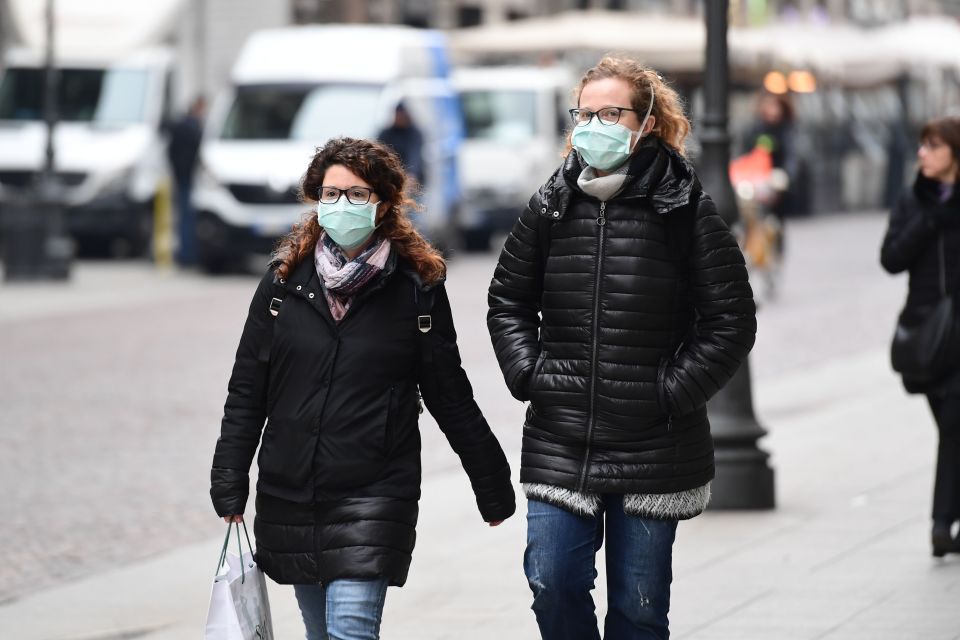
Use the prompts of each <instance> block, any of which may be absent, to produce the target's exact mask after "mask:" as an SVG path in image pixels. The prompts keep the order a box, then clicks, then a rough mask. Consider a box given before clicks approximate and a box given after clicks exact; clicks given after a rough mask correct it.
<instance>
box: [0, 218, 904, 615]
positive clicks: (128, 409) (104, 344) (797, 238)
mask: <svg viewBox="0 0 960 640" xmlns="http://www.w3.org/2000/svg"><path fill="white" fill-rule="evenodd" d="M884 225H885V220H884V218H883V217H882V216H881V215H876V214H856V215H845V216H828V217H821V218H818V219H814V220H803V221H796V222H791V224H790V225H789V228H788V243H789V244H788V261H787V265H786V268H785V271H784V279H783V282H782V290H781V295H780V297H779V299H778V300H776V301H775V302H773V303H770V304H766V305H764V306H763V308H762V309H761V316H760V322H761V324H760V333H759V335H758V342H757V347H756V349H755V351H754V355H753V357H752V358H753V359H752V363H753V374H754V377H755V379H757V378H760V377H773V376H778V375H781V374H783V373H786V372H789V371H791V370H795V369H796V368H800V367H808V366H811V365H815V364H817V363H820V362H824V361H826V360H829V359H830V358H831V357H834V356H836V355H838V354H856V353H858V352H860V351H864V350H867V349H871V348H873V349H875V348H876V346H877V345H878V344H882V343H883V342H884V341H886V340H887V338H888V336H889V333H890V330H891V327H892V324H893V320H894V316H895V313H896V309H897V307H898V305H899V303H900V300H901V297H902V295H903V282H897V281H894V280H891V279H890V278H888V277H886V276H885V275H884V274H883V273H882V272H881V271H880V269H879V266H878V264H877V255H878V246H879V242H880V238H881V236H882V233H883V228H884ZM495 258H496V256H495V255H493V254H490V255H483V256H473V255H471V256H465V257H463V258H460V259H456V260H454V261H453V263H452V266H451V273H450V278H449V284H448V286H449V288H450V292H451V299H452V302H453V305H454V313H455V316H456V320H457V326H458V331H459V334H460V343H461V350H462V352H463V358H464V362H465V365H466V367H467V370H468V373H469V374H470V376H471V379H472V381H473V383H474V387H475V391H476V395H477V398H478V401H479V402H480V404H481V406H482V407H483V408H484V410H485V412H486V414H487V417H488V419H489V421H490V422H491V424H492V425H493V427H494V430H495V431H496V432H497V434H498V435H499V436H500V438H501V442H503V443H504V445H505V447H507V448H508V449H510V450H511V451H513V452H515V451H516V449H518V448H519V437H518V432H519V425H518V424H517V420H518V415H520V413H521V412H520V410H519V405H517V403H514V402H512V400H509V396H508V395H507V394H506V392H505V390H504V389H503V385H502V382H501V379H500V375H499V371H498V369H497V367H496V362H495V358H494V357H493V354H492V350H491V349H490V346H489V338H488V337H487V335H486V330H485V324H484V314H485V311H486V299H485V292H486V285H487V283H488V282H489V278H490V275H491V273H492V267H493V262H494V260H495ZM255 285H256V278H255V277H253V276H250V277H230V278H216V279H208V278H203V277H200V276H196V275H193V274H178V273H172V274H164V273H159V272H156V271H154V270H152V269H149V268H147V267H145V266H141V265H136V264H131V263H80V264H79V265H78V266H77V269H76V273H75V277H74V279H73V281H72V283H71V284H69V285H53V284H44V285H16V286H11V285H5V286H0V407H2V411H0V485H2V486H3V487H5V490H4V491H3V492H2V494H0V495H2V497H0V508H2V511H3V513H4V514H5V516H6V517H5V518H4V519H3V520H2V521H0V540H3V541H4V543H5V545H6V548H7V554H6V557H5V562H4V563H2V564H0V602H2V601H4V600H10V599H14V598H16V597H18V596H20V595H24V594H26V593H28V592H31V591H35V590H39V589H42V588H44V587H46V586H50V585H53V584H56V583H59V582H62V581H65V580H69V579H72V578H76V577H79V576H83V575H87V574H91V573H95V572H98V571H100V570H103V569H104V568H106V567H109V566H115V565H122V564H126V563H129V562H132V561H134V560H137V559H141V558H145V557H148V556H151V555H155V554H158V553H161V552H164V551H168V550H170V549H173V548H175V547H177V546H178V545H182V544H185V543H188V542H193V541H200V540H206V539H209V538H211V537H213V536H216V535H217V534H218V533H219V532H220V530H221V527H220V524H219V521H218V520H217V519H216V518H215V517H214V514H213V512H212V509H211V507H210V505H209V500H208V497H207V488H208V484H207V483H208V470H209V462H210V456H211V453H212V448H213V444H214V442H215V440H216V436H217V432H218V428H219V418H220V412H221V408H222V404H223V399H224V394H225V390H226V381H227V377H228V375H229V369H230V365H231V363H232V357H233V352H234V349H235V348H236V341H237V339H238V337H239V333H240V329H241V326H242V323H243V319H244V316H245V313H246V307H247V304H248V302H249V298H250V295H251V294H252V292H253V289H254V287H255ZM757 404H758V406H759V407H760V408H761V409H762V405H763V399H762V398H757ZM423 431H424V472H425V474H427V475H430V474H434V473H439V472H441V471H448V470H449V469H450V468H451V467H455V466H457V465H458V462H457V460H456V459H455V457H454V456H453V455H452V454H451V453H450V452H449V449H448V447H447V446H446V444H445V442H444V441H443V437H442V435H440V434H439V432H438V430H436V428H435V427H433V425H431V424H429V421H428V423H427V424H424V425H423Z"/></svg>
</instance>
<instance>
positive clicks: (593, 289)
mask: <svg viewBox="0 0 960 640" xmlns="http://www.w3.org/2000/svg"><path fill="white" fill-rule="evenodd" d="M575 94H576V97H577V103H576V104H577V107H576V108H575V109H571V110H570V115H571V117H572V120H573V128H572V135H571V138H570V147H571V148H570V149H569V150H568V153H567V156H566V159H565V162H564V163H563V164H562V166H561V167H560V168H559V169H557V171H556V172H555V173H554V174H553V176H551V177H550V178H549V179H548V180H547V182H546V183H545V184H544V185H543V186H542V187H541V188H540V190H539V192H538V193H537V194H535V195H534V196H533V197H532V198H531V199H530V203H529V205H528V207H527V208H526V209H525V210H524V211H523V213H522V215H521V216H520V219H519V220H518V221H517V223H516V224H515V226H514V228H513V230H512V232H511V233H510V235H509V237H508V238H507V241H506V244H505V246H504V248H503V252H502V253H501V255H500V261H499V264H498V265H497V267H496V271H495V273H494V277H493V281H492V283H491V284H490V291H489V304H490V309H489V314H488V316H487V324H488V327H489V330H490V335H491V338H492V340H493V345H494V350H495V351H496V354H497V358H498V360H499V362H500V367H501V369H502V371H503V375H504V378H505V380H506V383H507V387H508V388H509V390H510V392H511V393H512V394H513V396H514V397H516V398H517V399H518V400H523V401H526V400H529V402H530V406H529V408H528V410H527V415H526V421H525V424H524V429H523V456H522V467H521V471H520V479H521V482H522V483H523V487H524V490H525V492H526V496H527V500H528V502H527V549H526V554H525V557H524V570H525V572H526V574H527V580H528V582H529V585H530V589H531V591H532V592H533V610H534V612H535V613H536V618H537V624H538V625H539V627H540V634H541V635H542V637H543V638H545V639H547V640H565V639H570V640H590V639H599V637H600V635H599V631H598V629H597V620H596V616H595V613H594V603H593V600H592V598H591V596H590V590H591V589H592V588H593V582H594V579H595V578H596V575H597V574H596V570H595V561H596V558H595V556H596V551H597V550H599V548H600V546H601V544H602V543H603V542H604V541H605V542H606V544H607V550H606V566H607V597H608V608H607V616H606V620H605V623H604V625H605V629H606V631H605V637H607V638H611V639H612V638H618V639H620V638H667V637H668V636H669V629H668V618H667V614H668V610H669V605H670V583H671V581H672V555H673V542H674V536H675V534H676V529H677V523H678V521H679V520H685V519H688V518H692V517H694V516H696V515H698V514H700V513H701V512H702V511H703V510H704V509H705V508H706V506H707V502H708V500H709V497H710V482H711V480H712V478H713V475H714V462H713V443H712V440H711V437H710V426H709V423H708V422H707V411H706V403H707V400H708V399H709V398H710V397H711V396H712V395H713V394H715V393H716V392H717V391H718V390H719V389H720V388H721V387H722V386H723V385H724V384H726V383H727V381H728V380H729V379H730V378H731V376H733V374H734V372H735V371H736V370H737V367H738V366H739V365H740V363H741V361H742V360H743V359H744V358H746V356H747V353H748V352H749V351H750V349H751V347H752V346H753V342H754V335H755V332H756V318H755V305H754V301H753V294H752V292H751V289H750V284H749V283H748V281H747V271H746V268H745V266H744V260H743V255H742V254H741V253H740V249H739V248H738V247H737V241H736V239H735V238H734V237H733V235H732V234H731V233H730V231H729V230H728V229H727V227H726V225H725V224H724V222H723V221H722V220H721V218H720V216H719V215H718V214H717V209H716V207H715V206H714V204H713V202H712V201H711V199H710V198H709V196H707V195H706V194H704V193H703V191H702V189H701V186H700V181H699V180H698V179H697V176H696V174H695V173H694V170H693V167H692V166H691V165H690V163H689V162H688V161H687V159H686V158H685V157H684V156H683V152H684V140H685V138H686V136H687V133H688V132H689V129H690V125H689V122H688V121H687V119H686V117H685V116H684V113H683V107H682V104H681V103H680V100H679V97H678V96H677V94H676V92H675V91H674V90H673V89H672V88H671V87H669V86H668V85H667V84H666V83H665V82H664V81H663V80H662V79H661V78H660V77H659V76H658V74H657V73H656V72H655V71H653V70H652V69H649V68H647V67H644V66H643V65H641V64H640V63H639V62H636V61H634V60H632V59H629V58H622V57H605V58H603V59H602V60H601V61H600V62H599V64H597V65H596V66H595V67H593V68H592V69H590V70H589V71H587V72H586V74H585V75H584V76H583V78H582V79H581V80H580V83H579V86H578V87H577V88H576V90H575Z"/></svg>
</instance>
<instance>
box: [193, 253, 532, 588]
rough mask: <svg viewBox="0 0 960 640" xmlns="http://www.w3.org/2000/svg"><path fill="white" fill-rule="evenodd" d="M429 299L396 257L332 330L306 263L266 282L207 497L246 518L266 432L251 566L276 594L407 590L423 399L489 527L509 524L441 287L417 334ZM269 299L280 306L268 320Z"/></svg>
mask: <svg viewBox="0 0 960 640" xmlns="http://www.w3.org/2000/svg"><path fill="white" fill-rule="evenodd" d="M408 276H409V277H408ZM425 289H426V288H424V287H422V286H421V285H420V282H419V278H417V277H416V275H415V273H413V272H412V271H411V270H409V269H403V265H402V264H401V266H400V268H398V267H397V260H396V259H395V258H394V257H393V256H391V260H390V261H389V262H388V265H387V267H386V269H385V270H384V272H383V274H382V275H381V277H380V279H379V280H378V281H377V282H376V283H374V284H372V285H371V286H370V287H368V288H367V289H366V290H365V291H364V292H362V293H361V294H360V295H359V296H358V298H357V299H356V301H355V302H354V304H353V306H352V307H351V308H350V310H349V311H348V313H347V315H346V317H345V318H344V319H343V320H342V321H341V322H340V323H339V324H338V323H335V322H334V321H333V318H332V317H331V315H330V311H329V308H328V307H327V303H326V301H325V298H324V293H323V290H322V288H321V282H320V279H319V277H318V275H317V273H316V269H315V268H314V265H313V261H312V260H305V261H304V262H303V263H301V264H300V265H299V266H298V267H297V268H296V269H295V270H294V272H293V273H292V275H291V276H290V278H289V280H287V281H282V280H277V281H275V280H274V273H273V271H272V270H271V271H270V272H268V273H267V274H266V276H265V277H264V278H263V280H262V281H261V282H260V286H259V287H258V288H257V291H256V293H255V294H254V297H253V302H252V303H251V305H250V311H249V315H248V317H247V322H246V325H245V326H244V329H243V335H242V337H241V339H240V346H239V348H238V349H237V357H236V363H235V364H234V367H233V374H232V376H231V378H230V384H229V394H228V397H227V402H226V405H225V407H224V417H223V423H222V426H221V435H220V439H219V440H218V441H217V447H216V453H215V455H214V459H213V470H212V474H211V478H212V486H211V490H210V493H211V496H212V497H213V503H214V507H215V508H216V511H217V514H219V515H221V516H226V515H231V514H239V513H243V511H244V507H245V504H246V501H247V491H248V479H247V474H248V470H249V468H250V464H251V461H252V460H253V455H254V452H255V451H256V449H257V444H258V442H260V439H261V430H263V440H262V443H260V454H259V457H258V466H259V479H258V482H257V494H258V495H257V517H256V521H255V526H254V531H255V534H256V538H257V554H256V558H257V562H258V564H259V565H260V567H261V568H262V569H263V570H264V571H265V572H266V573H267V575H269V576H270V577H271V578H273V579H274V580H276V581H277V582H281V583H288V584H313V583H317V582H320V581H323V582H329V581H331V580H335V579H337V578H347V577H350V578H363V577H387V578H388V579H389V580H390V582H391V584H395V585H402V584H403V583H404V581H405V580H406V576H407V570H408V568H409V565H410V554H411V552H412V550H413V546H414V538H415V533H414V526H415V525H416V521H417V501H418V500H419V498H420V432H419V430H418V427H417V421H418V399H417V389H418V387H419V389H420V392H421V394H422V396H423V400H424V402H425V403H426V406H427V408H428V409H429V410H430V413H431V414H432V415H433V416H434V417H435V418H436V420H437V422H438V424H439V425H440V427H441V429H442V430H443V432H444V434H445V435H446V437H447V439H448V440H449V442H450V444H451V445H452V447H453V449H454V450H455V451H456V453H457V454H458V455H459V456H460V459H461V462H462V463H463V466H464V468H465V469H466V471H467V474H468V475H469V477H470V480H471V483H472V485H473V489H474V492H475V493H476V498H477V504H478V506H479V507H480V513H481V515H482V516H483V519H484V520H486V521H493V520H502V519H504V518H507V517H508V516H510V515H511V514H512V513H513V511H514V495H513V488H512V486H511V484H510V468H509V466H508V464H507V460H506V457H505V456H504V454H503V451H502V450H501V448H500V445H499V443H498V442H497V440H496V438H495V437H494V435H493V434H492V433H491V431H490V428H489V426H488V425H487V423H486V421H485V420H484V418H483V415H482V414H481V413H480V409H479V408H478V407H477V404H476V402H474V400H473V390H472V389H471V387H470V383H469V382H468V380H467V376H466V374H465V373H464V371H463V369H462V368H461V366H460V356H459V352H458V350H457V344H456V333H455V331H454V327H453V318H452V316H451V313H450V303H449V301H448V300H447V296H446V291H445V289H444V287H443V285H442V284H441V285H439V286H437V287H435V288H434V289H433V294H432V295H433V299H434V303H433V308H432V314H431V315H432V324H433V328H432V329H431V331H430V332H429V333H428V334H426V336H423V335H422V334H421V333H420V332H419V331H418V325H417V316H418V315H420V311H422V310H423V308H422V305H421V303H420V302H418V301H419V300H421V299H422V297H423V296H424V295H425V293H424V292H425ZM274 298H276V299H278V300H282V302H279V306H278V308H279V311H278V314H277V316H276V317H275V318H274V317H273V316H272V315H271V313H270V309H271V300H272V299H274ZM274 307H275V308H276V307H277V304H276V302H275V303H274ZM424 338H426V339H424ZM264 421H266V428H265V429H264Z"/></svg>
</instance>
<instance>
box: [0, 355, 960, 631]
mask: <svg viewBox="0 0 960 640" xmlns="http://www.w3.org/2000/svg"><path fill="white" fill-rule="evenodd" d="M757 391H758V393H757V395H758V397H762V398H763V399H764V400H763V402H762V404H761V405H760V412H761V415H763V416H764V417H765V420H766V421H767V422H769V423H770V424H775V425H776V428H775V430H773V433H772V435H771V436H770V438H768V440H767V441H766V442H765V446H766V447H768V448H769V449H770V450H772V451H773V452H774V463H775V465H776V470H777V483H778V484H777V489H778V496H779V506H778V509H777V510H775V511H772V512H765V513H709V514H707V515H705V516H703V517H700V518H697V519H695V520H693V521H690V522H687V523H684V524H682V525H681V527H680V534H679V537H678V542H677V545H676V561H675V563H676V572H675V581H674V594H673V598H674V600H673V611H672V615H671V618H672V624H673V630H674V637H675V638H695V639H697V640H700V639H704V640H706V639H711V640H721V639H726V638H730V639H738V640H752V639H757V640H760V639H762V640H769V639H782V640H787V639H791V638H797V639H800V638H803V639H807V638H809V639H813V638H831V639H840V638H843V639H850V640H854V639H861V638H862V639H868V638H869V639H871V640H885V639H890V640H893V639H896V640H908V639H912V638H916V639H921V638H923V639H929V640H936V639H942V640H956V639H958V638H960V557H950V558H948V559H947V560H940V561H937V560H934V559H932V558H931V557H930V555H929V543H928V540H927V536H928V529H927V527H928V521H927V512H928V503H929V493H930V485H931V481H932V474H931V464H930V461H931V458H932V452H933V447H934V430H933V427H932V426H931V424H930V421H929V418H928V417H927V414H926V408H925V406H924V405H923V402H922V401H921V400H918V399H917V398H908V397H906V396H904V395H903V394H902V393H901V391H900V388H899V386H898V383H897V380H896V379H895V378H894V377H893V376H892V375H891V374H890V373H888V371H887V367H886V355H885V353H884V352H883V351H880V350H877V351H874V352H870V353H865V354H862V355H860V356H858V357H853V358H848V359H844V360H842V361H838V362H835V363H832V364H830V365H825V366H821V367H817V368H813V369H809V370H806V371H803V372H798V373H795V374H791V375H785V376H782V377H780V378H778V379H777V380H776V381H774V382H771V383H768V384H760V385H758V389H757ZM516 462H517V461H516V460H514V464H516ZM220 542H221V541H220V540H219V539H211V540H209V541H207V542H205V543H202V544H198V545H194V546H189V547H184V548H180V549H178V550H176V551H174V552H172V553H168V554H165V555H162V556H160V557H157V558H154V559H152V560H150V561H148V562H144V563H140V564H137V565H134V566H129V567H124V568H121V569H117V570H115V571H111V572H108V573H104V574H100V575H97V576H94V577H91V578H88V579H85V580H81V581H78V582H75V583H73V584H69V585H66V586H62V587H57V588H54V589H50V590H47V591H44V592H41V593H38V594H35V595H32V596H28V597H26V598H24V599H22V600H19V601H15V602H13V603H11V604H9V605H7V606H4V607H0V629H3V630H4V632H3V634H2V635H3V637H4V638H16V639H17V640H81V639H84V640H93V639H98V640H106V639H111V638H134V637H145V638H150V639H151V640H167V639H170V640H172V639H174V638H189V637H197V634H198V633H199V632H200V629H201V625H202V621H203V616H204V613H205V606H206V601H207V597H208V593H209V580H210V574H211V572H212V568H213V564H215V558H216V555H217V552H218V547H219V545H220ZM522 553H523V521H522V518H521V517H516V518H513V519H511V520H510V521H508V522H507V523H506V524H504V525H503V526H502V527H499V528H497V529H488V528H486V527H484V526H483V524H482V523H481V522H479V517H478V516H477V515H476V513H475V506H474V505H473V501H472V499H471V496H470V493H469V487H468V485H467V482H466V480H465V478H463V477H462V474H459V473H450V474H448V475H441V476H437V477H434V478H432V479H431V480H430V481H429V482H428V483H427V484H426V485H425V486H424V497H423V503H422V520H421V524H420V527H419V541H418V547H417V552H416V556H415V559H414V565H413V569H412V571H411V577H410V581H409V583H408V584H407V586H406V587H405V588H403V589H391V591H390V593H389V597H388V600H387V608H386V612H385V618H384V633H383V636H384V638H385V639H387V640H390V639H414V638H416V639H418V640H424V639H437V640H439V639H444V638H450V639H453V638H457V639H458V640H467V639H476V640H481V639H483V640H488V639H490V638H498V639H499V640H512V639H517V640H520V639H527V638H534V637H536V630H535V626H534V623H533V617H532V614H531V613H530V612H529V610H528V609H527V607H528V606H529V595H528V592H527V587H526V584H525V582H524V578H523V576H522V572H521V569H520V562H521V557H522ZM271 596H272V603H273V610H274V620H275V627H276V631H277V637H278V638H283V639H287V638H296V637H302V636H299V635H298V634H299V633H302V632H301V631H300V621H299V616H298V612H297V610H296V605H295V603H294V599H293V594H292V591H291V590H290V589H289V588H286V587H278V586H276V585H272V586H271ZM596 596H597V601H598V603H600V605H599V607H598V608H599V612H598V613H600V615H602V613H603V610H604V606H603V604H602V602H603V598H604V588H603V574H602V572H601V578H600V580H599V581H598V588H597V592H596Z"/></svg>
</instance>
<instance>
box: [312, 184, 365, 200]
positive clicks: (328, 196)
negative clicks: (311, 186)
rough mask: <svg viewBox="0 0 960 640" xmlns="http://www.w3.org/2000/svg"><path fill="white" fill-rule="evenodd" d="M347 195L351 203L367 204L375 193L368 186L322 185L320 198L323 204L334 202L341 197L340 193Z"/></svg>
mask: <svg viewBox="0 0 960 640" xmlns="http://www.w3.org/2000/svg"><path fill="white" fill-rule="evenodd" d="M341 194H343V195H345V196H347V202H349V203H350V204H367V203H368V202H370V196H372V195H373V189H370V188H368V187H347V188H346V189H341V188H339V187H332V186H326V185H324V186H322V187H320V192H319V194H318V198H319V199H320V202H322V203H323V204H334V203H335V202H337V201H338V200H339V199H340V195H341Z"/></svg>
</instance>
